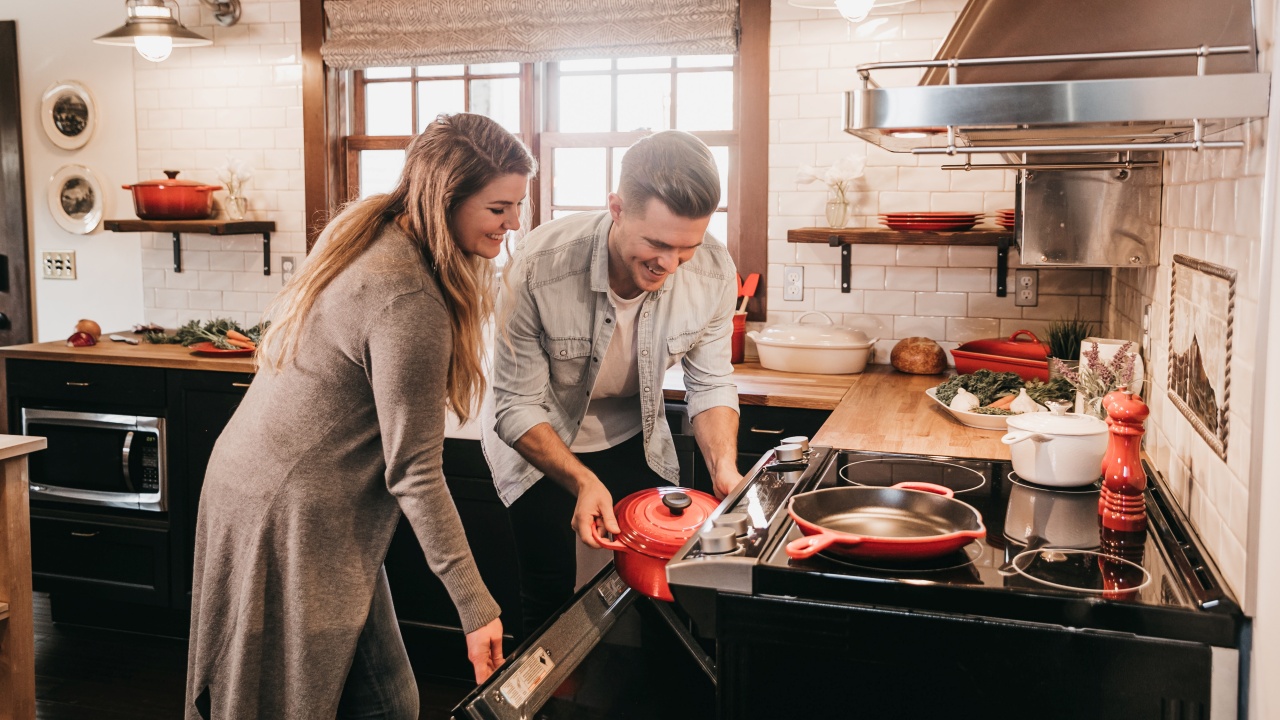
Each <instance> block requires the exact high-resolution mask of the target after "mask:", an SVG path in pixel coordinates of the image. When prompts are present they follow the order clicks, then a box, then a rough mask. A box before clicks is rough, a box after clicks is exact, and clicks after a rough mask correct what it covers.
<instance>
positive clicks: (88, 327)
mask: <svg viewBox="0 0 1280 720" xmlns="http://www.w3.org/2000/svg"><path fill="white" fill-rule="evenodd" d="M76 332H78V333H89V334H90V335H92V336H93V339H94V340H97V339H98V338H100V337H102V326H101V325H99V324H98V323H96V322H94V321H92V320H81V321H80V322H78V323H76Z"/></svg>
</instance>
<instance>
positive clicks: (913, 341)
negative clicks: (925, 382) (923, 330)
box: [889, 337, 947, 375]
mask: <svg viewBox="0 0 1280 720" xmlns="http://www.w3.org/2000/svg"><path fill="white" fill-rule="evenodd" d="M889 363H890V364H891V365H893V368H894V369H895V370H898V371H901V372H904V373H911V374H912V375H937V374H939V373H941V372H943V371H945V370H946V369H947V353H946V351H945V350H943V349H942V346H940V345H938V343H936V342H934V341H932V340H930V339H929V338H927V337H909V338H905V339H903V340H899V341H898V344H897V345H894V346H893V351H892V352H890V353H889Z"/></svg>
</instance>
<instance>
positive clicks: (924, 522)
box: [787, 482, 987, 560]
mask: <svg viewBox="0 0 1280 720" xmlns="http://www.w3.org/2000/svg"><path fill="white" fill-rule="evenodd" d="M954 494H955V493H953V492H952V491H951V490H950V489H949V488H945V487H943V486H941V485H934V484H932V483H923V482H904V483H898V484H897V485H894V486H892V487H837V488H826V489H823V490H813V491H811V492H806V493H800V494H799V495H796V496H794V497H792V498H791V503H790V506H789V507H788V510H787V511H788V512H789V513H790V514H791V517H792V519H794V520H795V521H796V526H797V527H799V528H800V530H801V532H803V533H804V534H805V537H802V538H799V539H796V540H793V541H791V542H790V543H788V544H787V555H788V556H789V557H792V558H795V559H797V560H802V559H804V558H807V557H810V556H812V555H814V554H816V553H819V552H822V551H823V550H827V551H829V552H833V553H837V554H839V555H846V556H848V557H853V558H863V559H897V560H923V559H925V558H932V557H938V556H940V555H946V554H947V553H949V552H954V551H956V550H959V549H960V548H962V547H964V546H965V545H968V544H969V543H970V542H973V541H974V540H977V539H978V538H983V537H986V535H987V529H986V527H985V526H983V524H982V515H981V514H980V513H979V512H978V511H977V510H975V509H973V507H972V506H970V505H969V504H968V503H963V502H960V501H959V500H956V499H955V498H954V497H953V495H954Z"/></svg>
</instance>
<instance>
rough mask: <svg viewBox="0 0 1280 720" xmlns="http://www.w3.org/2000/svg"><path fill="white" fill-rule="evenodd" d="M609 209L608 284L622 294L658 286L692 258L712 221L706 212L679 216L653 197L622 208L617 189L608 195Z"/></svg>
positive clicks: (631, 296) (634, 295) (625, 294)
mask: <svg viewBox="0 0 1280 720" xmlns="http://www.w3.org/2000/svg"><path fill="white" fill-rule="evenodd" d="M609 213H610V214H611V215H613V227H612V229H610V231H609V286H610V287H611V288H613V291H614V292H615V293H617V294H618V295H619V296H620V297H623V298H633V297H637V296H639V295H640V294H641V293H645V292H652V291H654V290H657V289H658V288H661V287H662V283H664V282H666V279H667V276H668V275H670V274H671V273H673V272H675V271H676V268H678V267H680V266H681V265H683V264H684V263H686V262H689V260H691V259H693V254H694V253H695V252H697V251H698V248H699V247H701V245H702V237H703V235H705V234H706V232H707V224H708V223H710V222H711V218H710V217H709V216H708V217H704V218H694V219H691V218H685V217H680V216H679V215H676V214H674V213H672V212H671V211H670V210H668V209H667V206H666V205H664V204H662V201H661V200H658V199H656V198H654V199H651V200H649V204H648V205H646V206H645V207H644V208H641V209H639V210H636V209H631V208H628V209H627V210H623V206H622V198H620V197H619V196H618V195H617V193H612V194H610V195H609Z"/></svg>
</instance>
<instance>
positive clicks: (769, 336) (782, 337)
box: [755, 310, 880, 349]
mask: <svg viewBox="0 0 1280 720" xmlns="http://www.w3.org/2000/svg"><path fill="white" fill-rule="evenodd" d="M810 315H818V316H821V317H823V318H825V319H826V321H827V322H826V324H820V323H809V324H805V322H804V319H805V318H807V317H809V316H810ZM879 339H880V338H872V339H868V338H867V334H866V333H864V332H862V331H861V330H854V329H853V328H850V327H844V326H843V325H836V324H835V322H833V321H832V320H831V316H830V315H827V314H826V313H824V312H819V311H817V310H811V311H809V312H807V313H805V314H803V315H801V316H800V317H799V318H798V320H797V321H796V322H794V323H779V324H776V325H769V326H768V327H766V328H765V329H764V330H762V331H760V335H759V337H757V338H756V339H755V340H756V342H757V343H763V344H765V345H778V346H783V347H808V348H855V349H862V348H868V347H871V346H872V345H874V344H875V342H876V340H879Z"/></svg>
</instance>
